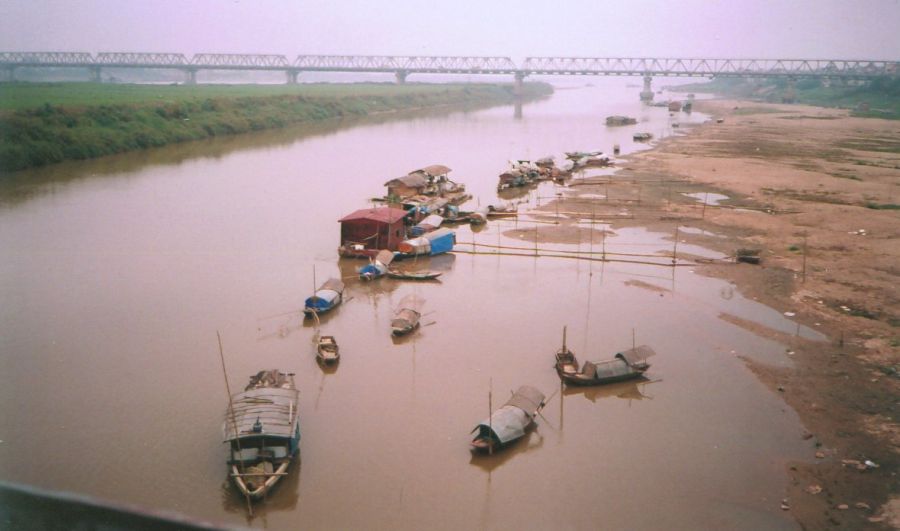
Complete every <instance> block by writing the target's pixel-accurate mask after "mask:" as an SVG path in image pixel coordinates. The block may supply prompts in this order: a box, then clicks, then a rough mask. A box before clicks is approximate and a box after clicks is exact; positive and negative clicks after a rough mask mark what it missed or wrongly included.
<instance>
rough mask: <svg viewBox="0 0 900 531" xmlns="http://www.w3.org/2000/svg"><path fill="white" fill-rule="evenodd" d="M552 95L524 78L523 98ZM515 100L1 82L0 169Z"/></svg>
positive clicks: (508, 88)
mask: <svg viewBox="0 0 900 531" xmlns="http://www.w3.org/2000/svg"><path fill="white" fill-rule="evenodd" d="M550 93H552V87H550V85H547V84H543V83H527V84H525V86H524V94H523V96H524V97H525V98H535V97H540V96H544V95H547V94H550ZM514 99H515V96H514V95H513V87H512V85H511V84H507V85H500V84H481V83H479V84H409V85H395V84H374V83H370V84H339V85H338V84H334V85H327V84H317V85H194V86H185V85H114V84H95V83H40V84H25V83H8V84H2V85H0V102H2V103H0V171H3V172H9V171H16V170H21V169H25V168H30V167H35V166H42V165H45V164H51V163H55V162H61V161H64V160H80V159H89V158H95V157H101V156H104V155H110V154H113V153H121V152H125V151H131V150H136V149H144V148H148V147H156V146H163V145H166V144H171V143H176V142H185V141H189V140H199V139H202V138H210V137H215V136H222V135H233V134H241V133H247V132H250V131H259V130H263V129H273V128H279V127H285V126H288V125H292V124H296V123H302V122H310V121H319V120H326V119H330V118H340V117H344V116H365V115H368V114H372V113H380V112H389V111H396V110H402V109H417V108H426V107H436V106H445V105H493V104H505V103H511V102H513V101H514Z"/></svg>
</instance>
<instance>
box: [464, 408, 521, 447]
mask: <svg viewBox="0 0 900 531" xmlns="http://www.w3.org/2000/svg"><path fill="white" fill-rule="evenodd" d="M530 423H531V417H530V416H529V415H527V414H526V413H525V412H524V411H522V410H521V409H519V408H517V407H513V406H503V407H501V408H500V409H498V410H497V411H494V413H493V414H492V415H491V418H490V419H485V420H484V421H482V422H480V423H479V424H478V426H476V427H475V429H476V430H482V431H491V432H493V434H494V436H495V437H496V438H497V440H498V441H499V442H500V444H506V443H508V442H510V441H514V440H516V439H518V438H519V437H522V436H523V435H525V428H527V427H528V425H529V424H530ZM472 431H474V430H472Z"/></svg>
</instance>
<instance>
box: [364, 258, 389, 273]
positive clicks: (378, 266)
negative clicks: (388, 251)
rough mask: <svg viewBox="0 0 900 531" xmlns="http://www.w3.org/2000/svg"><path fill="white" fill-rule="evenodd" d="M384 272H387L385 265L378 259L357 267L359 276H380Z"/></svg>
mask: <svg viewBox="0 0 900 531" xmlns="http://www.w3.org/2000/svg"><path fill="white" fill-rule="evenodd" d="M385 273H387V266H386V265H384V264H382V263H381V262H378V261H375V262H372V263H371V264H366V265H364V266H362V267H361V268H360V269H359V276H361V277H362V276H371V277H380V276H381V275H383V274H385Z"/></svg>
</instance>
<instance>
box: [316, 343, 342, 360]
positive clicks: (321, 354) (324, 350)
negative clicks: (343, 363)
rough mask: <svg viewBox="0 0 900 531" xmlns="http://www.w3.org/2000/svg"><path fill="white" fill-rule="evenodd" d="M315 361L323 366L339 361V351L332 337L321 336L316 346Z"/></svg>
mask: <svg viewBox="0 0 900 531" xmlns="http://www.w3.org/2000/svg"><path fill="white" fill-rule="evenodd" d="M316 359H317V360H319V361H320V362H322V363H324V364H325V365H331V364H333V363H337V362H338V361H340V359H341V353H340V349H339V348H338V344H337V340H336V339H335V338H334V336H322V337H320V338H319V341H318V343H317V344H316Z"/></svg>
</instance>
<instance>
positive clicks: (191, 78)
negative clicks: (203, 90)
mask: <svg viewBox="0 0 900 531" xmlns="http://www.w3.org/2000/svg"><path fill="white" fill-rule="evenodd" d="M184 74H185V80H184V83H185V85H196V84H197V69H196V68H185V69H184Z"/></svg>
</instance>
